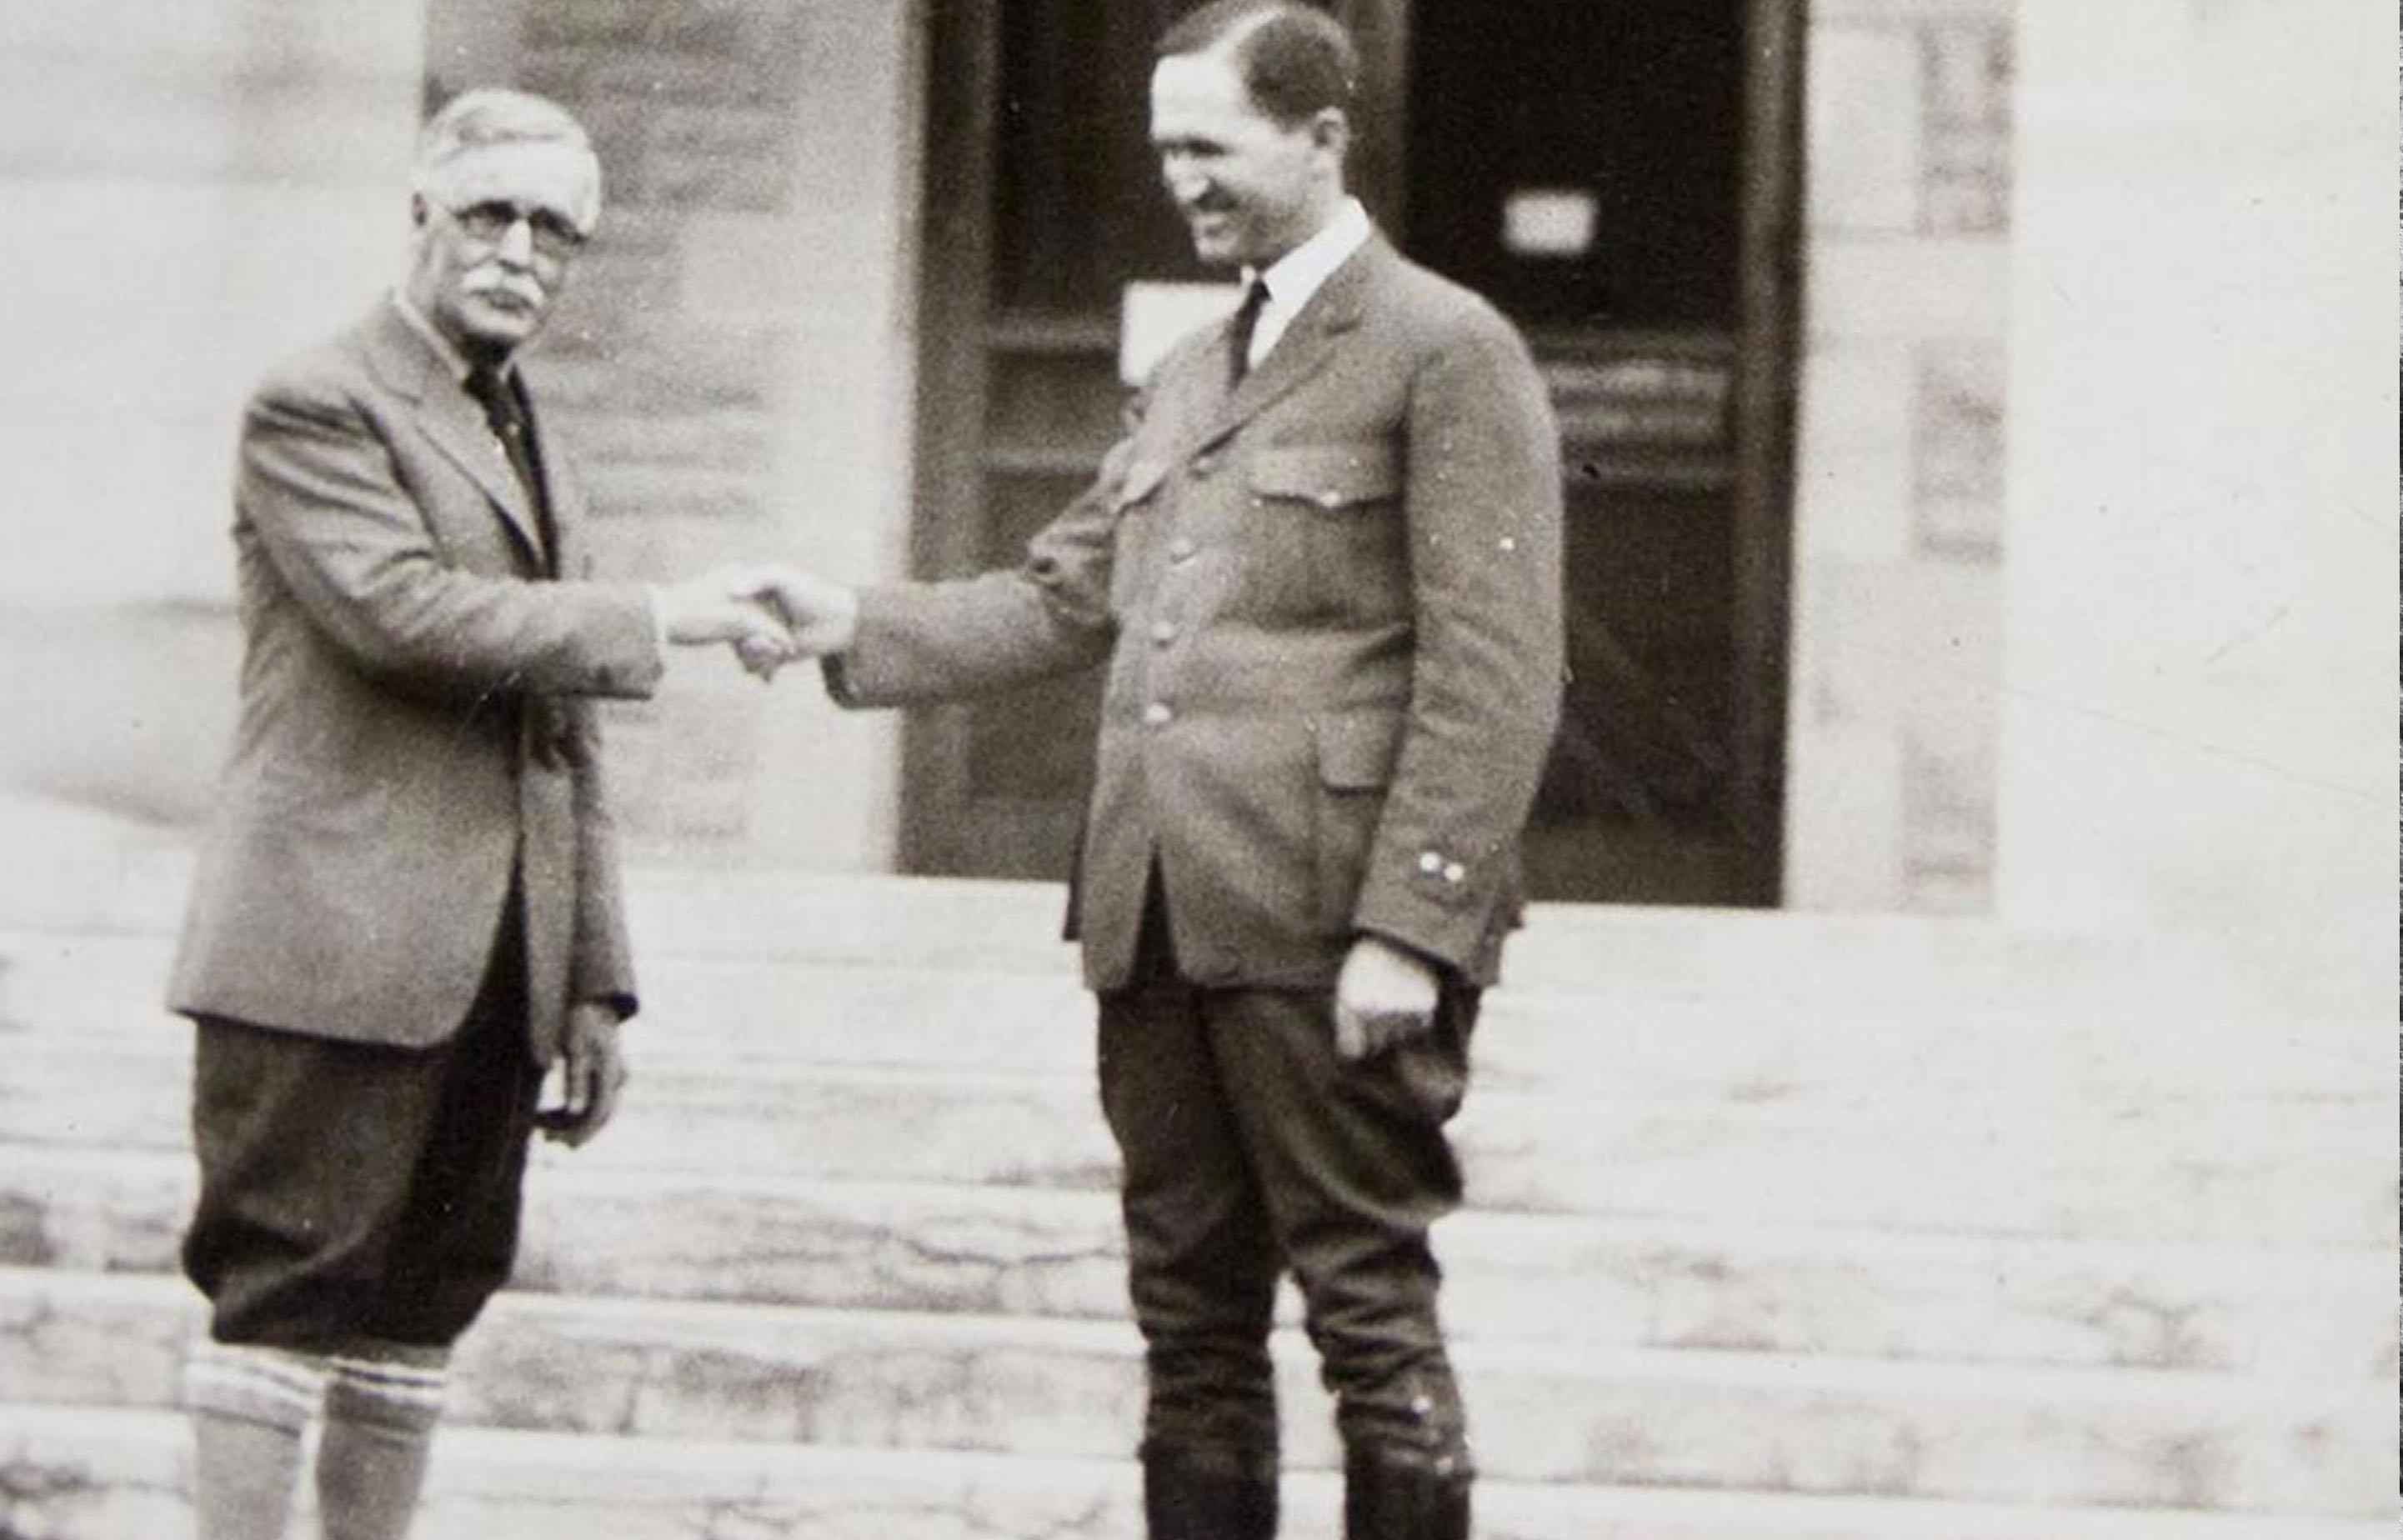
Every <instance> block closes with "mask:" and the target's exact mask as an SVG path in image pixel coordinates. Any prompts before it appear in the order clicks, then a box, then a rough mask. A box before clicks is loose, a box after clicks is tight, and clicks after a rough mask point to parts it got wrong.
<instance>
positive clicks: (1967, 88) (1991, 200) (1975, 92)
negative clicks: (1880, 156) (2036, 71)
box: [1919, 22, 2013, 235]
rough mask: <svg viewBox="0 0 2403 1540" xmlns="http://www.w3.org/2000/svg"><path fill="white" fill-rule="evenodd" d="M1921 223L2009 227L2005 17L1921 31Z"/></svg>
mask: <svg viewBox="0 0 2403 1540" xmlns="http://www.w3.org/2000/svg"><path fill="white" fill-rule="evenodd" d="M1921 47H1922V49H1923V52H1924V61H1923V68H1922V79H1923V81H1924V90H1925V96H1924V104H1923V111H1924V123H1923V129H1922V132H1923V134H1924V141H1925V156H1924V162H1923V166H1922V186H1921V204H1920V221H1919V222H1920V227H1921V229H1924V230H1926V231H1928V232H1929V233H1931V234H1936V235H1995V234H2000V233H2002V232H2003V231H2006V230H2007V229H2009V228H2010V195H2011V88H2012V73H2013V64H2012V47H2011V31H2010V28H2009V26H2008V24H2007V23H2003V22H1982V23H1980V22H1970V23H1952V24H1939V25H1932V26H1930V27H1928V28H1927V29H1926V30H1925V31H1924V33H1923V34H1922V40H1921Z"/></svg>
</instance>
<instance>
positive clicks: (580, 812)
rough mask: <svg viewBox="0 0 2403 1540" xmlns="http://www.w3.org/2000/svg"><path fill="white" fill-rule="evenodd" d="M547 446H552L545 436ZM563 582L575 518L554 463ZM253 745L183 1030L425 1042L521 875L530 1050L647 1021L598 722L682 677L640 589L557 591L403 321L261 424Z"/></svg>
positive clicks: (484, 435)
mask: <svg viewBox="0 0 2403 1540" xmlns="http://www.w3.org/2000/svg"><path fill="white" fill-rule="evenodd" d="M537 431H538V429H537ZM537 442H538V443H540V445H541V449H542V451H543V453H542V458H543V462H544V464H545V466H546V468H547V470H548V472H549V475H548V478H547V479H548V483H549V491H550V502H551V505H552V522H553V525H554V527H555V529H556V532H557V539H558V544H559V550H558V551H557V552H556V553H555V554H556V561H555V562H554V563H553V568H554V570H555V571H556V572H557V573H558V574H559V575H561V576H569V577H582V576H586V575H588V574H589V572H590V557H589V555H588V553H587V552H586V550H585V548H584V546H583V542H582V539H581V527H582V519H583V512H584V506H583V502H582V499H581V497H580V496H579V494H578V493H577V491H576V484H575V481H574V479H573V478H572V477H571V476H570V475H569V474H568V472H567V470H566V467H565V465H564V457H563V455H562V454H561V453H560V452H559V451H558V448H557V446H556V445H555V444H553V443H549V442H543V441H541V440H540V439H539V438H538V439H537ZM233 537H234V545H235V550H236V560H237V565H238V580H239V590H240V591H239V604H240V611H241V619H242V625H243V635H244V652H243V664H242V684H241V698H242V709H241V715H240V723H239V727H238V728H237V731H236V738H235V742H234V746H233V751H232V755H231V757H230V760H229V765H228V767H227V770H226V773H225V777H224V782H223V784H222V787H221V790H220V793H219V797H218V800H217V803H216V807H215V814H214V818H213V821H212V825H211V827H210V830H209V834H208V839H207V842H206V844H205V846H204V848H203V851H202V853H201V861H200V865H199V869H198V873H197V876H196V879H195V884H194V888H193V892H192V895H191V900H190V908H189V909H188V914H187V917H186V921H185V926H184V933H183V938H182V945H181V948H180V950H179V952H178V955H177V957H176V962H175V968H174V982H173V986H172V992H171V1004H172V1006H174V1009H176V1010H179V1011H182V1012H185V1013H187V1014H192V1015H212V1016H220V1017H229V1018H232V1019H235V1020H243V1021H247V1022H251V1023H253V1024H256V1025H260V1026H267V1027H274V1028H281V1029H285V1030H289V1031H293V1032H299V1033H304V1034H313V1035H318V1036H325V1037H333V1038H342V1039H349V1040H354V1041H360V1042H371V1043H386V1044H396V1045H405V1046H422V1045H427V1044H432V1043H435V1042H438V1041H440V1040H442V1039H444V1038H445V1037H447V1036H448V1035H450V1034H451V1033H452V1032H453V1031H455V1030H456V1029H457V1027H458V1026H459V1024H460V1022H461V1020H463V1018H464V1016H465V1012H466V1009H467V1007H468V1006H469V1004H470V1003H471V1002H472V1001H473V999H474V997H475V994H476V992H477V988H478V986H479V983H480V981H481V979H482V977H483V973H484V969H485V964H486V961H487V960H488V959H489V957H490V956H491V954H492V950H493V938H494V936H495V935H496V934H497V931H498V927H499V924H500V921H501V914H502V909H503V906H504V904H505V902H506V900H507V894H508V889H509V883H510V877H511V872H512V868H513V867H516V868H521V870H522V877H523V881H522V890H523V894H524V903H525V921H526V955H527V964H528V986H529V997H530V1007H531V1009H530V1020H529V1023H528V1029H529V1032H530V1033H531V1034H532V1037H533V1047H534V1049H535V1055H536V1057H537V1058H538V1059H540V1060H542V1061H545V1062H548V1061H549V1058H550V1057H551V1056H552V1055H553V1054H555V1052H556V1050H557V1045H558V1044H559V1042H560V1040H561V1034H562V1031H563V1021H564V1019H565V1007H566V1005H567V1003H568V1002H570V1001H572V1000H599V999H611V1000H615V1001H617V1002H618V1005H619V1006H620V1008H621V1009H623V1010H627V1011H631V1010H632V1006H633V990H634V983H633V974H632V968H631V966H630V965H629V962H628V957H627V945H626V935H625V927H624V923H623V920H622V917H621V914H620V912H619V901H618V872H617V858H616V853H615V849H614V844H613V839H612V834H611V828H610V822H609V814H608V808H607V803H606V797H605V794H604V789H603V785H602V780H601V769H600V763H599V758H598V751H599V736H598V731H597V727H596V723H595V720H594V714H593V708H592V706H591V704H590V701H585V700H583V699H580V698H582V697H587V696H596V695H642V694H647V693H648V692H649V691H650V689H651V687H653V686H654V685H655V684H656V682H657V681H658V679H659V677H660V673H661V672H662V669H663V659H661V657H660V645H659V642H658V639H657V638H656V637H655V635H654V634H653V630H652V622H651V618H650V611H649V606H648V604H647V601H646V596H645V595H644V593H643V592H642V590H640V589H639V588H638V587H635V586H633V585H628V584H609V583H593V582H559V583H552V582H543V581H536V580H535V579H536V578H537V577H538V576H540V575H541V574H542V572H543V570H544V569H543V565H542V552H541V551H540V536H539V535H538V534H536V521H535V517H534V514H533V511H532V509H531V508H530V506H528V503H527V499H526V497H525V495H524V493H523V492H522V490H521V488H520V486H519V484H518V482H517V480H516V479H515V477H514V476H513V475H512V474H511V472H510V469H509V466H508V463H507V457H506V456H505V454H504V453H503V451H501V449H500V446H499V443H498V441H497V440H496V439H495V438H494V437H493V434H492V432H491V430H490V429H489V428H488V427H487V426H486V424H485V422H484V419H483V416H482V412H481V409H479V407H478V406H477V405H476V403H475V402H474V401H473V400H472V399H471V398H470V397H469V396H468V395H466V393H465V390H464V389H463V388H461V386H460V385H459V384H458V382H457V381H456V379H455V378H454V376H453V375H452V373H451V366H450V365H449V363H448V362H447V361H446V360H445V359H443V358H442V356H441V355H440V354H438V353H437V352H436V351H435V349H434V347H433V346H432V345H431V343H430V341H429V340H427V339H426V338H425V337H424V336H423V335H422V334H420V333H419V332H418V331H416V330H415V329H413V328H412V327H411V326H410V325H409V323H408V322H406V321H404V320H403V319H402V317H401V315H400V313H399V312H398V311H397V310H396V308H395V306H394V305H393V304H392V303H389V302H387V303H384V304H382V305H379V306H378V307H377V308H376V310H375V312H373V313H372V314H370V315H369V316H368V317H367V318H366V319H365V320H364V321H362V322H361V323H359V324H358V325H356V326H353V327H352V328H351V329H349V330H348V331H347V332H345V333H343V334H342V335H340V337H338V338H337V339H336V340H333V341H332V342H330V343H328V344H326V345H325V346H324V347H321V348H319V349H317V350H316V351H314V352H312V353H309V354H305V355H303V356H302V357H300V358H299V359H298V360H296V361H294V362H293V363H291V364H288V365H286V366H285V367H284V368H280V369H278V370H276V371H275V372H274V373H272V374H271V376H270V378H269V379H268V380H267V382H265V383H264V384H263V385H261V386H260V388H259V389H258V391H257V394H256V395H254V396H253V397H252V398H251V401H250V403H249V406H248V409H247V410H246V412H245V414H244V417H243V427H242V440H241V450H240V463H239V468H238V470H237V474H236V481H235V490H234V524H233Z"/></svg>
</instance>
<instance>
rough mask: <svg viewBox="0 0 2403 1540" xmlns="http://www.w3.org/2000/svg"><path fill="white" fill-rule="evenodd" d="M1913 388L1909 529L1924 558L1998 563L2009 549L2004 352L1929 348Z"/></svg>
mask: <svg viewBox="0 0 2403 1540" xmlns="http://www.w3.org/2000/svg"><path fill="white" fill-rule="evenodd" d="M1915 362H1916V366H1917V367H1916V368H1915V370H1914V371H1913V377H1912V380H1911V388H1910V400H1911V439H1910V451H1911V489H1910V514H1911V517H1910V524H1911V533H1912V537H1913V544H1914V546H1915V548H1917V549H1918V550H1919V551H1920V552H1921V553H1923V554H1925V555H1929V556H1937V557H1944V558H1949V559H1952V560H1961V561H1973V562H1993V561H1995V560H1997V559H1998V558H1999V557H2000V556H2001V554H2002V549H2003V509H2004V491H2005V489H2004V484H2003V482H2004V469H2003V467H2004V465H2005V459H2006V455H2005V448H2006V446H2005V442H2004V416H2005V412H2004V393H2005V389H2006V385H2007V380H2006V375H2005V368H2004V361H2003V356H2002V349H2001V347H2000V346H1999V345H1997V344H1993V343H1983V342H1957V343H1956V342H1946V341H1929V342H1924V343H1922V344H1921V345H1920V346H1919V348H1918V349H1917V350H1916V359H1915Z"/></svg>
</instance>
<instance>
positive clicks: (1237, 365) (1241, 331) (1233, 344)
mask: <svg viewBox="0 0 2403 1540" xmlns="http://www.w3.org/2000/svg"><path fill="white" fill-rule="evenodd" d="M1268 302H1269V286H1268V285H1267V284H1264V283H1262V282H1260V281H1259V280H1258V279H1257V278H1255V279H1253V280H1252V282H1251V284H1250V285H1249V286H1248V287H1246V288H1245V289H1244V290H1243V303H1242V304H1240V305H1237V306H1236V307H1235V318H1234V319H1233V320H1232V321H1229V323H1228V324H1227V383H1228V384H1229V386H1230V387H1231V386H1234V385H1240V384H1242V383H1243V376H1244V375H1246V374H1249V373H1250V372H1251V369H1252V333H1254V332H1255V331H1257V330H1258V329H1259V325H1260V311H1261V309H1262V308H1263V307H1265V306H1266V305H1267V304H1268Z"/></svg>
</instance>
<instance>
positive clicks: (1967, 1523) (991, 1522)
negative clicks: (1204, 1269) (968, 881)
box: [0, 1406, 2393, 1540]
mask: <svg viewBox="0 0 2403 1540" xmlns="http://www.w3.org/2000/svg"><path fill="white" fill-rule="evenodd" d="M0 1470H6V1471H7V1472H8V1473H9V1479H8V1481H7V1484H6V1485H0V1533H5V1534H11V1535H23V1536H28V1537H36V1536H38V1537H39V1540H188V1536H189V1535H190V1534H191V1533H192V1532H191V1521H190V1507H189V1502H188V1497H187V1495H186V1493H187V1489H188V1483H189V1479H190V1478H189V1454H188V1437H187V1435H186V1433H185V1430H184V1428H183V1426H182V1423H181V1421H180V1419H178V1418H176V1417H174V1416H173V1415H171V1414H167V1413H162V1412H156V1411H144V1410H126V1409H117V1408H107V1409H91V1410H78V1409H69V1408H54V1407H7V1406H0ZM303 1502H304V1505H305V1502H306V1497H305V1494H304V1497H303ZM1338 1507H1339V1494H1338V1491H1337V1486H1336V1483H1335V1481H1334V1479H1333V1478H1331V1477H1329V1476H1327V1475H1325V1474H1322V1473H1317V1472H1301V1473H1298V1474H1296V1475H1294V1476H1292V1477H1289V1478H1287V1479H1286V1481H1285V1515H1286V1520H1285V1531H1284V1532H1285V1533H1287V1534H1292V1535H1325V1534H1332V1533H1336V1529H1337V1510H1338ZM2271 1525H2274V1528H2273V1529H2272V1528H2271V1527H2270V1526H2271ZM2392 1528H2393V1524H2392V1519H2318V1518H2310V1517H2305V1516H2300V1515H2278V1516H2276V1517H2275V1519H2273V1520H2265V1519H2263V1518H2262V1517H2261V1516H2259V1515H2254V1514H2215V1513H2202V1512H2191V1511H2187V1512H2143V1511H2130V1510H2092V1509H2087V1510H2078V1509H2066V1508H2046V1507H2034V1506H2021V1505H2010V1506H2003V1505H1979V1504H1965V1503H1927V1502H1914V1501H1910V1500H1907V1499H1900V1498H1884V1497H1881V1498H1827V1497H1813V1496H1809V1495H1805V1494H1799V1493H1791V1492H1775V1493H1751V1492H1708V1491H1674V1490H1665V1491H1664V1490H1652V1491H1641V1490H1623V1489H1622V1490H1609V1489H1596V1488H1579V1487H1563V1486H1549V1485H1521V1484H1515V1483H1511V1482H1506V1481H1494V1480H1488V1481H1485V1482H1483V1483H1481V1484H1480V1485H1479V1489H1478V1495H1477V1531H1478V1533H1479V1536H1480V1537H1481V1540H2262V1537H2263V1536H2264V1535H2265V1533H2274V1534H2275V1535H2276V1537H2277V1540H2382V1537H2384V1536H2387V1535H2389V1534H2391V1533H2392ZM1141 1530H1142V1525H1141V1519H1140V1516H1139V1500H1138V1497H1137V1486H1136V1478H1135V1472H1134V1467H1133V1466H1132V1464H1131V1463H1129V1462H1126V1461H1123V1460H1066V1459H1051V1460H1035V1459H1029V1458H1023V1457H1019V1458H1004V1457H996V1456H992V1455H977V1454H956V1453H942V1452H938V1451H920V1450H911V1451H905V1452H890V1451H884V1450H847V1449H813V1448H808V1447H798V1448H784V1447H776V1446H767V1445H760V1444H754V1443H726V1442H716V1443H713V1442H705V1441H701V1440H686V1439H664V1438H610V1437H594V1436H567V1435H557V1434H529V1433H515V1432H505V1431H493V1430H485V1429H474V1428H453V1429H451V1430H448V1431H447V1432H446V1433H445V1434H444V1435H443V1436H442V1437H441V1440H440V1441H439V1443H438V1445H437V1447H436V1454H435V1460H434V1466H433V1470H432V1472H431V1475H430V1477H429V1479H428V1484H427V1494H426V1505H425V1508H424V1512H423V1514H422V1515H421V1518H420V1520H419V1523H418V1526H417V1529H416V1531H415V1532H414V1535H413V1540H533V1537H535V1536H537V1535H565V1534H590V1535H601V1536H606V1537H607V1540H693V1537H694V1536H696V1535H711V1536H734V1535H742V1536H748V1537H757V1540H767V1537H770V1536H774V1537H777V1540H995V1537H997V1536H1006V1537H1012V1540H1015V1537H1020V1536H1028V1535H1046V1536H1053V1537H1057V1540H1134V1537H1135V1536H1137V1535H1138V1534H1140V1533H1141Z"/></svg>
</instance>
